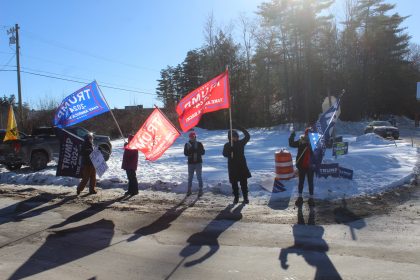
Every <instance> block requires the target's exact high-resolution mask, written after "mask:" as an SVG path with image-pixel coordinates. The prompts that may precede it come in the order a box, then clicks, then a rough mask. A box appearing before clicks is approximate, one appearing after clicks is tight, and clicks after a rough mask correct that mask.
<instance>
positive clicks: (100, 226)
mask: <svg viewBox="0 0 420 280" xmlns="http://www.w3.org/2000/svg"><path fill="white" fill-rule="evenodd" d="M114 228H115V225H114V223H113V222H112V221H109V220H105V219H102V220H99V221H96V222H94V223H91V224H86V225H83V226H79V227H74V228H69V229H64V230H59V231H56V232H54V233H52V234H50V235H49V236H48V237H47V239H46V241H45V243H44V244H43V245H42V246H41V247H40V248H39V249H38V250H37V251H36V252H35V253H34V254H33V255H32V256H31V257H29V259H28V260H27V261H26V262H25V263H24V264H23V265H22V266H20V267H19V268H18V269H17V270H16V271H15V272H14V273H13V275H12V276H10V277H9V278H8V279H9V280H15V279H22V278H25V277H30V276H33V275H35V274H38V273H41V272H44V271H47V270H50V269H53V268H56V267H58V266H61V265H64V264H67V263H69V262H72V261H75V260H78V259H80V258H83V257H86V256H88V255H91V254H93V253H96V252H98V251H100V250H102V249H105V248H107V247H108V246H109V245H110V243H111V240H112V237H113V236H114Z"/></svg>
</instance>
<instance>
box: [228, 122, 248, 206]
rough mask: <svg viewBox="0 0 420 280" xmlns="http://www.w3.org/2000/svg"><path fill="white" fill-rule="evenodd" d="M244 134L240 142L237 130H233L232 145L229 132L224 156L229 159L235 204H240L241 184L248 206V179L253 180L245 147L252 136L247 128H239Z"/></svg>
mask: <svg viewBox="0 0 420 280" xmlns="http://www.w3.org/2000/svg"><path fill="white" fill-rule="evenodd" d="M239 130H240V131H242V133H243V134H244V136H245V137H244V138H243V139H241V140H239V134H238V132H237V131H236V130H232V144H231V136H230V134H231V132H230V130H229V131H228V139H229V142H227V143H226V144H225V146H224V147H223V156H224V157H226V158H227V159H228V172H229V182H230V183H231V184H232V191H233V195H234V199H233V203H235V204H236V203H238V202H239V185H238V183H240V184H241V190H242V196H243V198H244V200H243V203H245V204H248V203H249V199H248V178H251V172H249V169H248V165H247V163H246V158H245V145H246V144H247V143H248V141H249V139H251V136H250V135H249V133H248V131H247V130H246V129H245V128H239Z"/></svg>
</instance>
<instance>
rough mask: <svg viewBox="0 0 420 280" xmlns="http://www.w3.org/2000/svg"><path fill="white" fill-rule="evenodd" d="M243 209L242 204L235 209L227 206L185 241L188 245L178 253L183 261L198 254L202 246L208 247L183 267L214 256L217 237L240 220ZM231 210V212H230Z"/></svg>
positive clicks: (216, 248) (217, 248)
mask: <svg viewBox="0 0 420 280" xmlns="http://www.w3.org/2000/svg"><path fill="white" fill-rule="evenodd" d="M243 207H244V204H240V205H238V206H237V207H236V208H234V205H233V204H231V205H229V206H227V207H226V208H225V209H223V210H222V211H221V212H220V213H219V214H218V215H217V216H216V217H215V218H214V219H213V220H212V221H211V222H210V223H209V224H208V225H207V226H206V227H205V228H204V229H203V230H202V231H201V232H198V233H194V234H193V235H191V236H190V237H189V238H188V240H187V242H188V243H189V244H188V245H187V246H186V247H185V248H184V249H182V251H181V252H180V255H181V256H182V257H184V259H186V258H188V257H190V256H193V255H194V254H196V253H198V252H199V251H200V250H201V248H202V247H203V246H208V247H209V251H208V252H207V253H206V254H205V255H204V256H202V257H199V258H197V259H195V260H192V261H189V262H186V263H185V264H184V266H186V267H189V266H193V265H196V264H199V263H201V262H203V261H205V260H206V259H208V258H210V257H211V256H212V255H214V254H215V253H216V252H217V251H218V250H219V247H220V245H219V241H218V238H219V236H220V235H221V234H222V233H223V232H224V231H226V230H227V229H228V228H230V227H231V226H232V225H233V224H234V223H236V222H237V221H240V220H241V219H242V213H241V211H242V209H243ZM232 209H233V211H231V210H232Z"/></svg>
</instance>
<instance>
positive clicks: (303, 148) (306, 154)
mask: <svg viewBox="0 0 420 280" xmlns="http://www.w3.org/2000/svg"><path fill="white" fill-rule="evenodd" d="M309 130H310V128H309V127H308V128H306V129H305V135H302V136H301V137H300V139H299V140H296V141H295V136H296V133H295V132H294V131H292V133H291V134H290V137H289V146H290V147H292V148H298V152H297V155H296V167H297V169H298V170H299V185H298V191H299V197H298V198H297V200H296V202H295V205H296V206H298V207H299V206H302V204H303V198H302V193H303V184H304V183H305V176H306V177H308V185H309V200H308V204H309V206H314V205H315V203H314V199H313V196H314V170H313V168H312V166H311V165H312V164H311V160H312V158H313V153H312V149H311V143H309V136H308V134H309Z"/></svg>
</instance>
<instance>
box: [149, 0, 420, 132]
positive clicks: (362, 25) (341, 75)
mask: <svg viewBox="0 0 420 280" xmlns="http://www.w3.org/2000/svg"><path fill="white" fill-rule="evenodd" d="M333 2H334V1H332V0H271V1H268V2H265V3H262V4H261V5H260V6H259V7H258V9H257V11H256V15H257V18H256V19H254V20H250V19H248V18H245V17H240V18H239V20H238V23H239V24H237V26H235V28H236V30H238V29H239V30H240V34H241V39H240V40H239V41H240V42H237V41H235V39H234V38H233V37H234V36H233V35H232V33H233V31H232V29H229V28H224V29H222V28H216V24H215V20H214V17H213V15H210V16H209V17H208V19H207V21H206V23H205V25H204V34H205V39H204V43H203V46H202V47H201V48H199V49H193V50H190V51H188V52H187V54H186V57H185V59H184V61H182V62H181V63H179V64H178V65H176V66H168V67H166V68H165V69H162V70H161V72H160V79H159V80H158V87H157V89H156V93H157V96H158V98H159V99H160V100H161V101H162V102H163V104H164V106H165V108H167V109H174V108H175V106H176V104H177V102H178V101H179V100H180V99H181V98H182V97H184V96H185V95H186V94H188V93H189V92H190V91H192V90H194V89H195V88H197V87H198V86H200V85H201V84H203V83H205V82H207V81H208V80H210V79H212V78H213V77H215V76H217V75H218V74H220V73H221V72H223V71H224V70H225V68H226V66H228V68H229V78H230V88H231V95H232V114H233V119H234V120H240V121H241V123H242V124H243V125H246V126H270V125H275V124H278V123H287V122H305V123H313V122H314V121H316V120H317V118H318V115H319V114H320V113H321V103H322V102H323V100H324V99H325V98H326V97H327V96H330V95H333V96H336V97H337V96H338V95H339V94H340V93H341V92H342V90H343V89H344V90H345V94H344V95H343V98H342V101H341V104H342V109H341V116H340V118H341V119H342V120H348V121H358V120H361V119H367V118H370V117H372V116H374V115H381V114H396V115H406V116H409V117H413V116H414V114H415V112H416V111H420V110H419V108H418V104H417V102H416V82H417V81H420V48H419V46H418V45H415V44H410V38H411V37H410V36H409V34H407V32H406V30H405V28H404V20H405V19H406V18H407V17H405V16H401V15H399V14H398V13H395V12H394V9H395V5H394V4H389V3H386V2H385V1H383V0H345V1H344V4H345V13H344V14H345V19H344V20H343V21H342V22H337V19H336V18H335V17H334V16H333V15H330V14H328V9H329V8H330V7H331V5H332V4H333ZM224 111H226V110H223V111H219V112H214V113H210V114H206V115H204V116H203V119H202V121H201V122H200V125H201V126H203V127H206V128H222V127H226V125H227V114H226V112H224Z"/></svg>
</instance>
